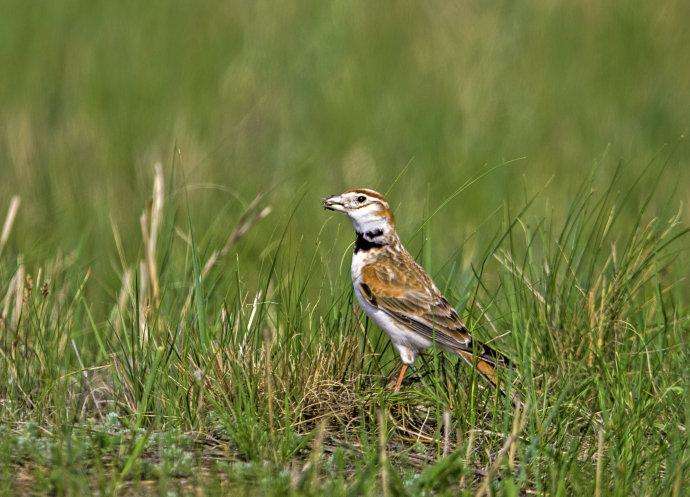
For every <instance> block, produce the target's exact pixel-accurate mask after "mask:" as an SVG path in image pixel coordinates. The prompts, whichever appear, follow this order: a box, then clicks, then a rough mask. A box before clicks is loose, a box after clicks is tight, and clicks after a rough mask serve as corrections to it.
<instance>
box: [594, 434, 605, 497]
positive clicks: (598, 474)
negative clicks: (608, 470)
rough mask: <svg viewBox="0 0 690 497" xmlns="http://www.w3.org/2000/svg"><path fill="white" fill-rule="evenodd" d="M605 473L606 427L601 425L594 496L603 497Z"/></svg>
mask: <svg viewBox="0 0 690 497" xmlns="http://www.w3.org/2000/svg"><path fill="white" fill-rule="evenodd" d="M603 473H604V427H603V425H602V426H600V427H599V434H598V436H597V468H596V476H595V480H594V497H601V478H602V475H603Z"/></svg>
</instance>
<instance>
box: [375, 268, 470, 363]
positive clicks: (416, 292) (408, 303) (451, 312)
mask: <svg viewBox="0 0 690 497" xmlns="http://www.w3.org/2000/svg"><path fill="white" fill-rule="evenodd" d="M362 293H363V294H364V295H366V296H367V299H368V300H369V301H370V303H371V304H372V305H374V306H376V307H378V308H379V309H381V310H382V311H384V312H386V314H388V315H389V316H390V317H392V318H393V319H395V320H396V321H398V322H400V323H401V324H404V325H406V326H407V327H409V328H410V329H411V330H413V331H415V332H417V333H419V334H420V335H421V336H423V337H424V338H426V339H428V340H431V341H434V342H436V343H438V344H440V345H443V346H445V347H448V348H450V349H452V350H456V349H461V350H471V349H470V348H469V347H470V346H471V345H472V338H471V337H470V334H469V333H468V331H467V328H466V327H465V325H464V324H463V323H462V321H461V320H460V316H458V313H457V312H456V311H455V309H453V307H451V305H450V304H449V303H448V301H447V300H446V299H445V298H444V297H443V295H441V293H440V292H439V291H438V289H437V288H436V286H435V285H434V283H433V282H432V281H431V279H430V278H429V276H427V274H426V273H425V272H424V270H423V269H422V268H421V267H420V266H419V265H417V263H415V262H414V261H413V260H411V258H410V260H400V261H398V260H396V259H393V258H389V257H387V258H382V259H379V260H377V261H376V262H374V263H372V264H369V265H367V266H364V268H363V269H362Z"/></svg>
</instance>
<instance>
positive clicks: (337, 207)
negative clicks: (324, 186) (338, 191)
mask: <svg viewBox="0 0 690 497" xmlns="http://www.w3.org/2000/svg"><path fill="white" fill-rule="evenodd" d="M321 200H322V202H323V208H324V209H328V210H329V211H338V212H343V211H344V210H345V207H344V206H343V199H342V197H340V195H333V196H331V197H327V198H324V199H321Z"/></svg>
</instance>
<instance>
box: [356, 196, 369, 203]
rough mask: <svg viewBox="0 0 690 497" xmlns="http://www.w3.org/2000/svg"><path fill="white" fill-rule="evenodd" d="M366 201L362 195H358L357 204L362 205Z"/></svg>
mask: <svg viewBox="0 0 690 497" xmlns="http://www.w3.org/2000/svg"><path fill="white" fill-rule="evenodd" d="M366 199H367V198H366V197H365V196H364V195H360V196H359V197H357V202H359V203H360V204H362V203H364V201H365V200H366Z"/></svg>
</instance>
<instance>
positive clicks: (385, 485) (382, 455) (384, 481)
mask: <svg viewBox="0 0 690 497" xmlns="http://www.w3.org/2000/svg"><path fill="white" fill-rule="evenodd" d="M376 414H377V417H378V421H379V465H380V466H381V488H382V489H383V495H384V497H388V495H389V493H390V489H389V486H390V483H389V479H390V478H389V475H388V453H387V452H386V443H387V441H386V417H385V416H384V415H383V411H382V410H381V409H379V410H378V412H377V413H376Z"/></svg>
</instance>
